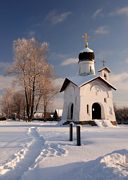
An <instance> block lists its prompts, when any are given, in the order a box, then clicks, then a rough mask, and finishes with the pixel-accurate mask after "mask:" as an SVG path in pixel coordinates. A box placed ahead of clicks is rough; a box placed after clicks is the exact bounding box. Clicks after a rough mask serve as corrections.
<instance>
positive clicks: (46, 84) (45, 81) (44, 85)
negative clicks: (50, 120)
mask: <svg viewBox="0 0 128 180" xmlns="http://www.w3.org/2000/svg"><path fill="white" fill-rule="evenodd" d="M38 87H39V89H38V91H37V101H36V111H37V109H38V107H39V104H40V102H41V104H42V107H43V112H44V119H45V118H46V114H47V109H48V107H49V105H51V103H52V100H53V98H54V97H55V95H56V94H57V93H58V92H59V88H58V87H57V86H56V85H55V84H54V80H53V79H51V78H49V77H45V78H42V79H40V80H39V84H38Z"/></svg>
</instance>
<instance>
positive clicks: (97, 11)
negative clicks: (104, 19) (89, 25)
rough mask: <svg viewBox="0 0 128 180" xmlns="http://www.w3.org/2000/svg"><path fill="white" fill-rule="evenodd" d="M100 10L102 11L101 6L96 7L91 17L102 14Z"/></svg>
mask: <svg viewBox="0 0 128 180" xmlns="http://www.w3.org/2000/svg"><path fill="white" fill-rule="evenodd" d="M102 11H103V9H102V8H100V9H97V10H96V11H95V12H94V13H93V15H92V18H96V17H97V16H102V15H103V14H102Z"/></svg>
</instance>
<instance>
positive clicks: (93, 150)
mask: <svg viewBox="0 0 128 180" xmlns="http://www.w3.org/2000/svg"><path fill="white" fill-rule="evenodd" d="M81 136H82V140H81V142H82V145H81V146H76V128H75V127H74V141H73V142H70V141H69V128H68V127H58V126H57V125H56V124H55V123H42V122H31V123H26V122H13V121H11V122H9V121H6V122H0V180H103V179H104V180H124V179H126V180H127V179H128V127H126V126H121V127H120V126H118V127H116V128H98V127H82V129H81Z"/></svg>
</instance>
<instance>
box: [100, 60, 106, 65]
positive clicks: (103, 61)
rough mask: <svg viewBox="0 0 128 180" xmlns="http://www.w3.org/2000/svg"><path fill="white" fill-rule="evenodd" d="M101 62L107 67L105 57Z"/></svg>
mask: <svg viewBox="0 0 128 180" xmlns="http://www.w3.org/2000/svg"><path fill="white" fill-rule="evenodd" d="M101 62H102V63H103V67H105V63H106V61H105V60H104V59H103V60H102V61H101Z"/></svg>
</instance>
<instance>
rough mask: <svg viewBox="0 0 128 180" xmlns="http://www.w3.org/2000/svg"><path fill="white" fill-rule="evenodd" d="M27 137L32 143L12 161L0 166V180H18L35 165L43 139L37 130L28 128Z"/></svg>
mask: <svg viewBox="0 0 128 180" xmlns="http://www.w3.org/2000/svg"><path fill="white" fill-rule="evenodd" d="M28 135H29V137H31V138H32V141H31V142H30V143H27V144H26V145H25V146H24V147H23V148H22V149H21V150H20V151H18V152H17V153H15V154H14V156H13V159H11V160H10V161H9V162H7V163H6V164H3V165H1V166H0V174H1V176H0V180H3V179H6V180H14V179H15V180H18V179H20V177H21V176H22V175H23V174H24V172H25V171H27V170H28V169H29V167H30V166H31V165H32V164H33V163H35V159H36V158H37V157H38V155H39V154H40V152H41V150H42V147H43V145H44V139H43V138H42V137H41V136H39V134H38V132H37V128H34V127H31V128H29V130H28Z"/></svg>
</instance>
